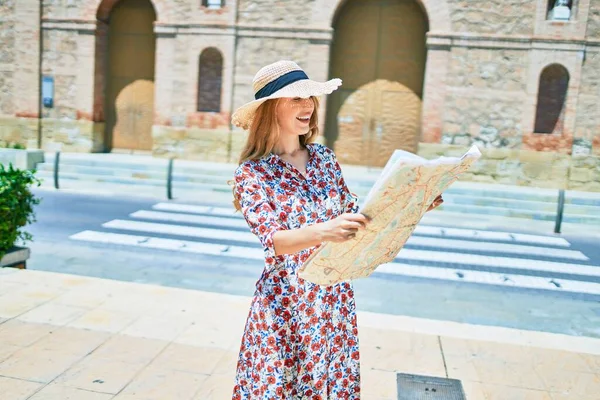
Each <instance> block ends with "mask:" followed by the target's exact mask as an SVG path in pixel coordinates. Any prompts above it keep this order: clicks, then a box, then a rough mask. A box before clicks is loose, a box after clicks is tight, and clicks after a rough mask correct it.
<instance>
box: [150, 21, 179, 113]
mask: <svg viewBox="0 0 600 400" xmlns="http://www.w3.org/2000/svg"><path fill="white" fill-rule="evenodd" d="M154 32H155V33H156V58H155V59H156V61H155V62H156V65H155V68H154V110H155V111H154V124H155V125H171V116H172V115H173V113H172V110H171V105H172V104H173V85H174V81H175V79H176V77H175V71H174V68H173V60H174V59H175V44H176V33H175V32H176V28H174V27H161V26H160V25H157V26H155V28H154Z"/></svg>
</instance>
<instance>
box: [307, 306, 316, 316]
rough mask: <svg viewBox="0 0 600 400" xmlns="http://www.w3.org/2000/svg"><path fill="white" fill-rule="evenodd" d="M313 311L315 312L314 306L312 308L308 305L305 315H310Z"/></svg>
mask: <svg viewBox="0 0 600 400" xmlns="http://www.w3.org/2000/svg"><path fill="white" fill-rule="evenodd" d="M314 313H315V309H314V308H312V307H308V308H307V309H306V315H308V316H309V317H310V316H311V315H313V314H314Z"/></svg>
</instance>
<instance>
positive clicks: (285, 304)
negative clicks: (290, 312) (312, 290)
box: [281, 297, 290, 307]
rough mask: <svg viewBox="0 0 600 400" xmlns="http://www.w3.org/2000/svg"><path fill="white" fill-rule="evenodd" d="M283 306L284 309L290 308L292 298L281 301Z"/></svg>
mask: <svg viewBox="0 0 600 400" xmlns="http://www.w3.org/2000/svg"><path fill="white" fill-rule="evenodd" d="M281 305H282V306H284V307H288V306H289V305H290V298H289V297H284V298H283V299H281Z"/></svg>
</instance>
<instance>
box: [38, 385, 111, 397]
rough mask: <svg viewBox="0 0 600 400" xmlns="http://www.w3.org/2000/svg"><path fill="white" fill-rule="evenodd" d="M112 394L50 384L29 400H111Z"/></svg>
mask: <svg viewBox="0 0 600 400" xmlns="http://www.w3.org/2000/svg"><path fill="white" fill-rule="evenodd" d="M112 398H113V395H112V394H108V393H98V392H91V391H89V390H82V389H77V388H73V387H69V386H63V385H57V384H50V385H48V386H46V387H45V388H43V389H42V390H40V391H39V392H38V393H36V394H35V395H34V396H32V397H30V398H29V399H27V400H111V399H112Z"/></svg>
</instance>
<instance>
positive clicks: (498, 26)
mask: <svg viewBox="0 0 600 400" xmlns="http://www.w3.org/2000/svg"><path fill="white" fill-rule="evenodd" d="M448 5H449V8H450V19H451V21H452V30H453V31H454V32H469V33H486V34H504V35H531V34H532V33H533V27H534V21H535V13H536V2H535V1H532V0H506V1H488V0H486V1H482V0H448Z"/></svg>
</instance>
